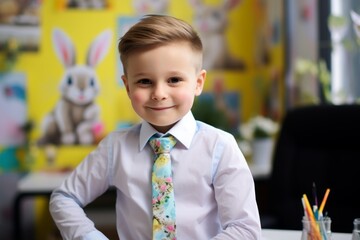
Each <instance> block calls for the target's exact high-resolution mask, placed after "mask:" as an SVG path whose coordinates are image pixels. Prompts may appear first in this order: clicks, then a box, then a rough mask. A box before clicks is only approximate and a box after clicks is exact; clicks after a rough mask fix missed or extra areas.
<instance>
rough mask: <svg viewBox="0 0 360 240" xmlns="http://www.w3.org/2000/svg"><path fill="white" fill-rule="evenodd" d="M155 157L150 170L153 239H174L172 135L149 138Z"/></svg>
mask: <svg viewBox="0 0 360 240" xmlns="http://www.w3.org/2000/svg"><path fill="white" fill-rule="evenodd" d="M149 143H150V146H151V147H152V148H153V150H154V152H155V155H156V159H155V162H154V165H153V172H152V206H153V239H154V240H158V239H171V240H175V239H176V237H175V230H176V224H175V199H174V189H173V182H172V176H171V160H170V150H171V149H172V148H173V147H174V145H175V144H176V140H175V138H174V137H173V136H168V137H161V138H151V139H150V141H149Z"/></svg>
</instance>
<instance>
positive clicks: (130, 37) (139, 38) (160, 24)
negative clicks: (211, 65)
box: [118, 15, 203, 74]
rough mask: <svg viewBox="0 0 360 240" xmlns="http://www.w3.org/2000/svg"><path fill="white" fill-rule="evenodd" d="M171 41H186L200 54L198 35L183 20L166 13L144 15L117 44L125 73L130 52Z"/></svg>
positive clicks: (200, 46)
mask: <svg viewBox="0 0 360 240" xmlns="http://www.w3.org/2000/svg"><path fill="white" fill-rule="evenodd" d="M173 42H187V43H189V45H190V46H191V48H192V49H193V50H194V51H196V52H199V53H200V54H201V53H202V50H203V46H202V43H201V40H200V37H199V35H198V34H197V32H196V31H195V30H194V29H193V27H192V26H191V25H190V24H188V23H186V22H185V21H183V20H180V19H177V18H175V17H171V16H166V15H146V16H144V17H143V18H142V19H141V20H140V22H138V23H136V24H135V25H134V26H132V27H131V28H130V29H129V30H128V31H127V32H126V33H125V35H124V36H123V37H122V38H121V39H120V42H119V44H118V50H119V53H120V59H121V62H122V64H123V67H124V72H125V74H126V63H127V59H128V57H129V55H130V54H132V53H134V52H136V51H139V50H144V49H151V48H154V47H158V46H163V45H166V44H169V43H173Z"/></svg>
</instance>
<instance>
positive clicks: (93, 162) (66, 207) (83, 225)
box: [49, 139, 110, 239]
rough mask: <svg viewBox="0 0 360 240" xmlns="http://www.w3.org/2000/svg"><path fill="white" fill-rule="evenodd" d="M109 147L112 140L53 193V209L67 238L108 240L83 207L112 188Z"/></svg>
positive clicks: (52, 213) (54, 216)
mask: <svg viewBox="0 0 360 240" xmlns="http://www.w3.org/2000/svg"><path fill="white" fill-rule="evenodd" d="M108 145H109V139H106V140H103V141H102V142H101V143H100V144H99V146H98V147H97V148H96V149H95V150H94V151H93V152H91V153H90V154H89V155H88V156H87V157H86V158H85V159H84V160H83V161H82V162H81V163H80V164H79V165H78V166H77V167H76V169H75V170H74V171H73V172H72V173H71V174H70V175H69V177H68V178H67V179H66V180H65V181H64V182H63V183H62V184H61V186H60V187H58V188H57V189H55V190H54V191H53V193H52V194H51V197H50V202H49V210H50V213H51V216H52V218H53V220H54V222H55V224H56V225H57V227H58V229H59V230H60V233H61V235H62V237H63V239H107V238H106V237H105V236H104V235H103V234H102V233H100V232H99V231H98V230H97V229H96V228H95V226H94V223H93V222H92V221H91V220H90V219H89V218H88V217H87V216H86V214H85V212H84V210H83V207H85V206H86V205H87V204H88V203H90V202H92V201H93V200H95V199H96V198H97V197H99V196H100V195H102V194H103V193H104V192H105V191H106V190H107V189H108V188H109V186H110V177H109V176H110V174H109V159H110V158H109V154H110V152H109V150H108V149H110V148H109V147H108ZM100 236H102V237H100Z"/></svg>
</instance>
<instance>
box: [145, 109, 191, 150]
mask: <svg viewBox="0 0 360 240" xmlns="http://www.w3.org/2000/svg"><path fill="white" fill-rule="evenodd" d="M195 131H196V121H195V118H194V116H193V114H192V113H191V111H189V112H188V113H187V114H186V115H185V116H184V117H183V118H182V119H180V121H178V122H177V123H176V124H175V125H174V126H173V127H172V128H171V129H170V130H169V131H168V132H167V133H165V134H171V135H172V136H174V137H175V138H176V140H177V141H178V142H181V144H183V145H184V146H185V147H186V148H189V147H190V144H191V142H192V139H193V137H194V135H195ZM155 133H158V132H157V131H156V130H155V129H154V128H153V127H152V126H151V125H150V124H149V123H148V122H146V121H143V122H142V124H141V129H140V139H139V150H140V151H141V150H142V149H143V148H144V147H145V145H146V144H147V142H148V141H149V138H150V137H152V136H153V135H154V134H155ZM158 134H160V135H165V134H161V133H158Z"/></svg>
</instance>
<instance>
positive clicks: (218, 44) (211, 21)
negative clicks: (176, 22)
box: [189, 0, 246, 70]
mask: <svg viewBox="0 0 360 240" xmlns="http://www.w3.org/2000/svg"><path fill="white" fill-rule="evenodd" d="M241 2H242V1H241V0H235V1H225V0H224V1H220V3H219V4H217V5H210V4H207V3H205V2H204V1H201V0H189V3H190V4H191V6H192V8H193V10H194V12H193V21H192V24H193V26H194V27H195V29H196V30H197V31H198V33H199V35H200V38H201V40H202V43H203V48H204V62H203V67H204V68H205V69H206V70H246V64H245V61H244V59H242V58H241V57H237V56H234V55H233V54H232V52H231V51H230V50H229V48H228V39H227V38H226V30H227V27H228V26H229V24H230V23H229V12H230V11H232V10H234V9H235V8H236V7H238V5H239V4H241ZM239 40H240V39H239Z"/></svg>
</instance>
